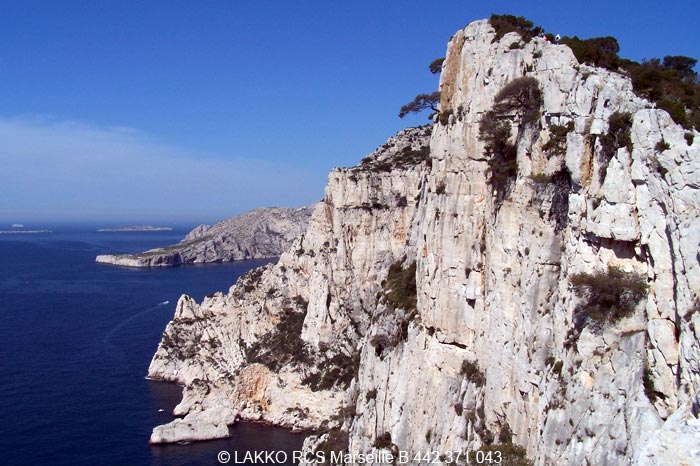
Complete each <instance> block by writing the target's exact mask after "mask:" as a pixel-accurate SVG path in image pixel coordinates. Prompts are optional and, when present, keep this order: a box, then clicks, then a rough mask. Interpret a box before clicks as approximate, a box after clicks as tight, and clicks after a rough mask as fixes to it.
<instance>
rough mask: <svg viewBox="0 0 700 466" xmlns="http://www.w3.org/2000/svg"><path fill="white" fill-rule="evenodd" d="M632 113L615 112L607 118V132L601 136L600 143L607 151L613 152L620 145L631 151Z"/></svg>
mask: <svg viewBox="0 0 700 466" xmlns="http://www.w3.org/2000/svg"><path fill="white" fill-rule="evenodd" d="M631 129H632V114H630V113H627V112H615V113H613V114H612V115H610V118H609V119H608V133H607V134H605V135H603V136H601V141H600V142H601V143H602V144H603V147H604V148H606V151H607V152H610V153H612V152H614V151H615V150H617V149H619V148H621V147H627V149H628V150H630V151H632V136H631V132H630V130H631Z"/></svg>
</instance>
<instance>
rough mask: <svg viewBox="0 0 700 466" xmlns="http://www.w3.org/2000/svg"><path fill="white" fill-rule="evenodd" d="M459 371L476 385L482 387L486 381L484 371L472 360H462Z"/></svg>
mask: <svg viewBox="0 0 700 466" xmlns="http://www.w3.org/2000/svg"><path fill="white" fill-rule="evenodd" d="M459 373H460V374H461V375H463V376H464V377H465V378H466V379H467V380H468V381H470V382H472V383H473V384H474V385H476V386H477V387H483V386H484V384H485V383H486V377H485V376H484V373H483V372H482V371H481V369H479V366H477V365H476V363H474V362H472V361H466V360H465V361H462V368H461V370H460V371H459Z"/></svg>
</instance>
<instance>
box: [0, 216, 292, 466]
mask: <svg viewBox="0 0 700 466" xmlns="http://www.w3.org/2000/svg"><path fill="white" fill-rule="evenodd" d="M98 227H99V226H79V227H78V226H63V227H60V226H50V225H47V226H42V228H46V229H49V230H52V232H51V233H40V234H23V235H12V234H5V235H0V464H1V465H5V466H49V465H51V466H83V465H85V466H147V465H153V466H190V465H191V466H195V465H196V466H201V465H216V464H222V461H220V459H221V458H223V460H224V461H226V459H227V458H230V459H229V461H230V464H233V463H234V460H235V459H236V457H237V458H245V453H246V452H258V451H282V452H285V455H280V458H281V459H284V458H285V456H286V457H287V458H288V460H287V461H283V462H281V464H294V462H293V461H292V452H293V451H295V450H299V448H300V447H301V444H302V442H303V440H304V435H303V434H298V433H292V432H290V431H288V430H285V429H281V428H273V427H269V426H263V425H259V424H252V423H239V424H237V425H235V426H233V427H232V428H231V438H229V439H224V440H212V441H207V442H194V443H190V444H184V445H180V444H175V445H165V446H150V445H149V444H148V439H149V436H150V433H151V430H152V429H153V427H154V426H156V425H159V424H163V423H166V422H169V421H171V420H172V419H173V416H172V409H173V408H174V407H175V405H176V404H177V403H178V402H179V401H180V397H181V390H182V389H181V387H179V386H177V385H176V384H171V383H165V382H156V381H150V380H146V378H145V376H146V372H147V369H148V365H149V362H150V360H151V357H152V356H153V353H154V352H155V350H156V348H157V346H158V343H159V341H160V337H161V334H162V332H163V329H164V328H165V326H166V324H167V323H168V321H170V320H171V319H172V317H173V313H174V311H175V305H176V303H177V300H178V298H179V297H180V295H181V294H183V293H186V294H189V295H190V296H193V297H194V298H195V299H196V300H197V301H201V300H202V298H203V297H204V296H206V295H207V294H209V293H212V292H215V291H226V290H228V289H229V288H230V286H231V285H232V284H233V283H235V281H236V279H237V278H238V277H239V276H240V275H242V274H243V273H245V272H247V271H248V270H250V269H252V268H255V267H258V266H260V265H264V264H265V263H267V262H269V261H260V260H258V261H242V262H233V263H228V264H206V265H183V266H179V267H173V268H150V269H134V268H122V267H115V266H111V265H105V264H97V263H95V256H97V255H98V254H107V253H133V252H139V251H143V250H146V249H151V248H155V247H161V246H165V245H168V244H173V243H176V242H177V241H179V240H180V239H182V237H183V236H184V235H185V234H186V233H187V231H188V229H187V228H178V229H174V230H172V231H152V232H97V229H98ZM221 452H226V453H227V454H228V455H229V456H226V455H224V454H223V453H221ZM220 455H223V456H220ZM247 464H253V462H249V463H247Z"/></svg>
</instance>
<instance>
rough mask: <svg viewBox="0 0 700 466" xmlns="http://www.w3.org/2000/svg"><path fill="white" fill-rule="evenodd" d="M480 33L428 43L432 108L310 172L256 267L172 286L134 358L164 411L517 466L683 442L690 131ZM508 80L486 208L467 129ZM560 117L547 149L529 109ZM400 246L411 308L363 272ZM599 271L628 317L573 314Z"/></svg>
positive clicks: (698, 349) (393, 260) (694, 337)
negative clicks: (290, 219)
mask: <svg viewBox="0 0 700 466" xmlns="http://www.w3.org/2000/svg"><path fill="white" fill-rule="evenodd" d="M494 37H495V33H494V31H493V29H492V28H491V26H490V25H489V24H488V22H487V21H477V22H474V23H472V24H470V25H469V26H468V27H467V28H465V29H464V30H462V31H459V32H458V33H457V34H455V35H454V36H453V38H452V40H451V41H450V44H449V46H448V51H447V59H446V62H445V64H444V67H443V72H442V76H441V83H440V90H441V99H442V101H441V104H440V105H441V111H442V112H443V114H447V113H448V111H449V110H451V111H452V115H451V116H450V117H449V118H448V119H447V121H446V122H445V123H446V124H443V123H436V124H435V126H434V127H433V129H432V134H430V129H429V128H417V129H410V130H406V131H403V132H401V133H399V134H398V135H397V136H396V137H394V138H392V139H390V140H389V141H388V143H387V144H386V145H384V146H382V147H381V148H380V149H378V151H377V152H376V153H375V154H373V155H371V156H370V157H368V158H367V159H365V160H363V162H362V163H361V164H360V165H359V166H358V167H356V168H353V169H337V170H334V171H333V172H331V174H330V176H329V182H328V185H327V187H326V192H325V197H324V200H323V202H322V203H320V204H319V205H317V206H316V208H315V210H314V213H313V216H312V218H311V221H310V223H309V227H308V229H307V230H306V232H305V233H304V235H303V236H302V237H300V238H299V239H298V240H297V241H296V242H295V243H294V245H293V246H292V247H291V248H290V249H289V250H288V251H287V252H285V253H284V254H283V255H282V256H281V258H280V261H279V263H277V264H276V265H270V266H267V267H265V268H264V269H260V270H258V271H255V272H251V273H250V274H249V275H247V276H245V277H242V279H241V280H239V282H238V283H237V284H236V285H235V286H234V287H233V288H232V289H231V290H230V292H229V293H228V294H227V295H221V294H219V295H217V296H214V297H213V298H207V299H205V300H204V302H203V303H202V304H201V305H197V304H196V303H194V302H193V301H192V300H191V298H188V297H183V298H182V299H181V301H180V303H178V310H177V312H176V316H175V318H174V320H173V321H172V322H171V323H170V324H169V325H168V327H167V329H166V331H165V334H164V337H163V341H162V342H161V345H160V347H159V349H158V352H157V353H156V355H155V356H154V359H153V361H152V363H151V367H150V368H149V375H150V376H151V377H154V378H160V379H164V380H172V381H177V382H180V383H183V384H185V386H186V387H185V390H184V396H183V403H181V405H180V406H181V409H180V414H185V413H188V412H191V411H192V410H197V411H198V412H199V411H202V410H204V411H206V409H208V407H209V406H229V407H230V408H231V409H232V410H238V411H240V413H241V417H242V418H244V419H259V420H264V421H266V422H272V423H275V424H279V425H285V426H290V427H295V428H299V429H304V428H310V427H314V428H320V429H327V430H330V431H333V429H338V428H341V429H342V430H343V431H346V432H348V433H349V445H348V448H349V450H350V451H351V452H355V453H357V452H367V451H369V450H371V449H372V446H373V445H374V444H375V442H376V441H377V439H378V438H381V439H384V440H385V441H386V439H388V438H389V436H390V438H391V443H393V444H394V445H396V446H397V447H398V448H400V449H402V450H407V451H411V452H418V451H425V450H427V449H432V450H435V449H437V450H441V451H447V450H466V449H473V448H478V447H480V446H481V445H483V444H484V443H489V442H492V441H493V442H496V443H498V442H511V441H512V442H513V443H515V444H518V445H521V446H523V447H524V448H525V450H526V452H527V456H528V457H529V458H530V459H531V460H532V461H533V462H534V463H535V464H537V465H549V464H562V465H579V464H595V465H607V464H610V465H613V464H615V465H617V464H632V463H633V462H635V461H638V462H640V464H665V463H662V462H661V461H660V460H658V458H659V457H660V453H659V452H663V451H666V450H671V449H673V450H674V454H676V455H677V457H678V458H696V456H694V455H696V453H695V452H696V450H693V448H695V447H693V446H692V445H693V441H695V445H698V444H700V437H698V433H697V430H696V426H695V424H694V422H695V421H692V419H690V418H689V417H688V416H689V415H688V414H687V413H688V411H687V409H689V408H687V407H688V406H689V403H692V402H693V400H696V399H697V396H698V393H700V306H699V305H698V294H699V293H700V263H699V262H698V250H699V249H700V248H699V245H700V215H698V214H699V212H698V208H699V207H700V192H699V190H698V187H699V186H700V145H699V143H698V142H695V143H694V144H693V145H692V146H688V145H687V143H686V142H685V139H684V138H683V130H682V128H680V127H679V126H677V125H675V124H674V123H673V122H672V121H671V119H670V118H669V116H668V115H667V114H666V113H665V112H663V111H659V110H655V109H653V108H651V106H650V104H649V103H648V102H646V101H645V100H643V99H640V98H638V97H636V96H635V95H634V94H633V91H632V86H631V83H630V81H629V79H627V78H625V77H623V76H621V75H618V74H615V73H611V72H609V71H606V70H602V69H597V68H593V67H589V66H586V65H579V64H578V63H577V62H576V60H575V58H574V56H573V54H572V52H571V51H570V50H569V49H568V48H567V47H565V46H563V45H554V44H550V43H548V42H546V41H545V40H544V39H539V38H535V39H533V40H532V41H530V42H529V43H527V44H522V47H521V48H520V49H514V50H512V49H510V44H511V43H513V42H514V41H516V40H519V37H518V36H517V35H516V34H514V33H513V34H507V35H505V36H504V37H503V38H502V39H501V40H500V41H495V42H494V41H493V40H494ZM523 76H530V77H534V78H536V79H537V81H538V83H539V85H540V88H541V91H542V95H543V105H542V107H541V117H540V120H539V121H537V122H535V123H534V124H530V125H529V126H527V127H518V126H517V124H514V129H515V130H517V131H514V133H517V136H516V137H514V138H513V141H512V142H513V143H515V144H516V146H517V176H516V177H515V178H514V179H513V180H512V184H510V186H509V188H508V190H507V195H506V196H505V197H504V199H503V200H502V202H497V199H496V197H495V196H494V189H493V187H492V184H491V178H490V175H489V170H488V168H489V167H488V160H487V158H486V156H485V155H484V143H483V142H482V141H481V140H480V139H479V137H478V136H479V121H480V119H481V117H482V116H483V114H484V113H486V112H487V111H489V110H490V109H491V108H492V106H493V100H494V96H495V95H496V93H497V92H498V91H499V90H501V89H502V88H503V87H504V86H505V85H506V84H507V83H508V82H510V81H512V80H513V79H516V78H519V77H523ZM614 112H629V113H630V114H631V117H632V127H631V130H630V134H631V139H632V150H631V151H629V150H628V149H627V148H619V149H617V150H615V151H614V152H613V153H610V154H608V155H607V156H606V152H605V148H604V147H603V145H602V144H601V141H600V138H599V137H598V136H600V135H602V134H604V133H606V132H607V127H608V118H609V117H610V115H611V114H612V113H614ZM568 121H573V122H574V130H573V132H570V133H569V134H568V135H567V147H566V151H565V153H562V154H556V153H555V154H552V153H546V152H545V151H544V150H543V145H544V143H545V142H546V141H547V140H548V139H549V137H550V134H551V133H550V129H549V128H550V125H551V124H565V123H566V122H568ZM427 137H430V142H429V146H430V147H429V154H428V151H426V149H425V146H426V144H427V143H426V138H427ZM661 138H663V139H664V140H665V141H666V142H668V144H669V145H670V149H668V150H665V151H664V152H663V153H661V154H657V153H656V151H655V149H654V146H655V145H656V143H657V142H658V141H659V140H661ZM695 140H696V141H698V140H700V135H698V134H696V137H695ZM542 174H546V175H551V177H549V178H547V177H545V181H544V182H543V181H541V178H542V177H539V179H540V181H537V180H538V177H537V176H533V175H542ZM413 261H415V264H416V274H415V280H416V289H417V296H416V298H417V308H416V310H415V312H411V310H410V309H408V310H402V309H396V310H394V309H393V308H392V307H391V306H389V305H388V303H389V298H387V297H386V294H387V290H386V289H385V286H384V285H383V284H382V282H383V281H384V280H386V279H387V276H388V273H389V269H390V267H391V265H392V264H397V263H398V264H403V266H404V268H408V267H409V265H410V264H411V263H412V262H413ZM609 266H615V267H618V268H620V269H622V270H624V271H627V272H629V273H634V274H636V275H637V276H640V277H642V279H644V280H646V282H647V284H648V291H647V293H646V298H645V299H642V300H641V301H640V302H639V303H638V304H637V306H636V308H635V310H634V312H633V313H632V315H629V316H625V317H624V318H621V319H619V320H617V321H614V322H609V323H607V324H605V325H594V323H593V321H591V320H583V319H581V318H580V317H579V316H580V313H578V312H577V308H579V306H581V305H582V302H583V301H582V300H581V298H580V297H579V296H577V295H576V293H574V291H573V286H572V284H571V277H572V276H573V275H574V274H576V273H580V272H585V273H591V272H595V271H604V270H607V268H608V267H609ZM395 269H396V266H394V268H393V270H395ZM408 307H410V306H408ZM584 310H585V308H584ZM300 316H301V318H303V322H301V323H299V320H300ZM285 329H287V330H286V331H285ZM302 347H303V348H305V351H299V348H302ZM272 348H276V349H277V350H275V351H273V350H272ZM275 361H276V362H275ZM465 361H466V362H465ZM674 413H676V414H674ZM678 413H686V414H678ZM676 415H677V417H674V416H676ZM694 416H695V418H697V414H694ZM680 417H682V419H683V420H682V422H680V421H676V419H679V418H680ZM691 421H692V422H691ZM669 422H670V424H669ZM387 434H388V435H387ZM324 438H325V437H321V438H314V439H310V440H309V441H308V442H307V445H308V446H309V447H311V446H313V445H317V444H320V443H322V442H323V441H324V440H323V439H324ZM499 438H500V439H499ZM675 439H683V440H682V441H680V440H678V441H677V440H675ZM644 461H646V462H644Z"/></svg>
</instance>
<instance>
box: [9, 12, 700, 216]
mask: <svg viewBox="0 0 700 466" xmlns="http://www.w3.org/2000/svg"><path fill="white" fill-rule="evenodd" d="M699 4H700V2H697V1H675V2H674V1H666V2H661V1H656V2H651V1H646V0H639V1H637V2H634V3H629V2H610V1H598V0H591V1H586V2H565V1H559V2H550V1H537V2H525V1H509V2H506V1H466V0H460V1H430V2H428V1H408V0H381V1H377V0H375V1H359V0H357V1H352V2H333V1H328V0H326V1H303V0H300V1H249V2H241V1H233V0H231V1H188V2H185V1H160V2H156V1H142V2H137V1H100V0H98V1H84V2H78V1H44V2H38V1H30V0H23V1H20V0H17V1H14V2H8V1H2V2H0V221H11V222H14V221H19V222H32V221H35V222H38V221H52V220H61V219H64V220H78V219H82V220H85V219H93V220H97V221H107V220H109V221H128V220H138V221H148V220H152V221H154V222H161V223H162V222H174V221H183V220H185V221H213V220H217V219H219V218H223V217H227V216H230V215H233V214H236V213H240V212H243V211H245V210H248V209H250V208H253V207H256V206H261V205H290V206H293V205H301V204H306V203H309V202H313V201H314V200H318V199H320V198H321V197H322V193H323V187H324V185H325V181H326V177H327V173H328V171H329V169H330V168H331V167H334V166H349V165H354V164H355V163H356V162H357V161H359V160H360V159H361V158H362V157H363V156H364V155H365V154H367V153H368V152H370V151H372V150H373V149H374V148H375V147H376V146H378V145H381V144H382V143H383V142H384V141H385V139H386V138H387V137H388V136H390V135H391V134H393V133H394V132H396V131H397V130H399V129H401V128H403V127H405V126H413V125H416V124H422V123H423V122H425V121H426V119H425V116H416V117H412V118H407V119H406V120H400V119H399V118H398V117H397V111H398V109H399V107H400V106H401V105H402V104H403V103H405V102H407V101H409V100H411V99H412V98H413V96H415V95H416V94H417V93H419V92H428V91H432V90H435V89H436V88H437V77H436V76H432V75H431V74H430V73H429V72H428V70H427V65H428V63H430V62H431V61H432V60H433V59H434V58H436V57H440V56H444V53H445V47H446V44H447V41H448V39H449V38H450V36H451V35H452V34H453V33H454V32H455V31H456V30H458V29H460V28H463V27H464V26H465V25H466V24H467V23H468V22H470V21H472V20H474V19H479V18H485V17H488V16H489V15H490V14H491V13H493V12H498V13H512V14H517V15H524V16H526V17H528V18H530V19H532V20H533V21H534V22H535V23H536V24H540V25H542V26H544V27H545V29H547V30H548V31H551V32H553V33H560V34H562V35H579V36H580V37H592V36H600V35H613V36H616V37H617V38H618V40H619V42H620V45H621V48H622V50H621V55H623V56H626V57H629V58H632V59H637V60H641V59H642V58H645V57H653V56H663V55H688V56H692V57H695V58H698V57H699V56H700V7H699V6H698V5H699ZM631 5H633V8H630V6H631Z"/></svg>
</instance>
